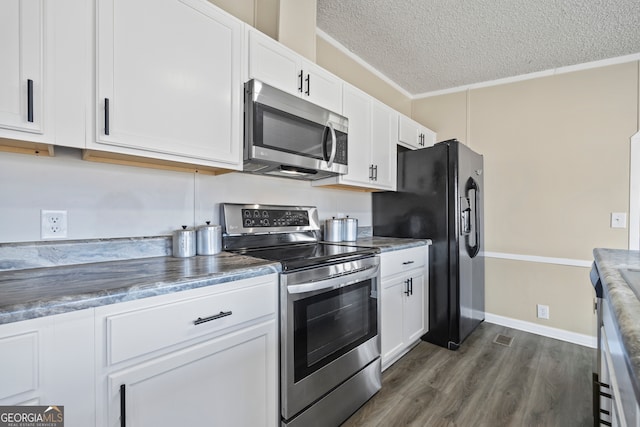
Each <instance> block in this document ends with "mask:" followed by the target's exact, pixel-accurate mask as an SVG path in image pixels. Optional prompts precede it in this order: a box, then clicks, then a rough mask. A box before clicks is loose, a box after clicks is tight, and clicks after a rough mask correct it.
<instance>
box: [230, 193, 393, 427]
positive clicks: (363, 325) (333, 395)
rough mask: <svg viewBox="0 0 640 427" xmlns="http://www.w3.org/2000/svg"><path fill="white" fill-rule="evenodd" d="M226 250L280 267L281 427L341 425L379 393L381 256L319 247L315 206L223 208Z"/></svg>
mask: <svg viewBox="0 0 640 427" xmlns="http://www.w3.org/2000/svg"><path fill="white" fill-rule="evenodd" d="M222 223H223V226H224V228H225V234H224V236H223V248H224V250H226V251H232V252H236V253H241V254H244V255H249V256H253V257H257V258H264V259H269V260H273V261H279V262H280V263H281V264H282V273H281V274H280V404H281V415H282V425H283V426H305V427H308V426H338V425H339V424H340V423H341V422H343V421H344V420H345V419H346V418H348V417H349V416H350V415H351V414H352V413H353V412H355V411H356V410H357V409H358V408H359V407H360V406H361V405H362V404H364V403H365V402H366V401H367V400H369V399H370V398H371V396H373V395H374V394H375V393H376V392H377V391H378V390H379V389H380V387H381V374H380V339H379V335H378V323H379V322H378V314H379V311H380V300H379V298H378V289H379V283H380V282H379V281H380V275H379V262H380V260H379V257H378V255H377V254H378V253H379V250H378V249H373V248H362V247H355V246H342V245H336V244H329V243H324V242H321V241H320V225H319V221H318V211H317V209H316V208H315V207H301V206H273V205H257V204H256V205H251V204H250V205H241V204H223V205H222Z"/></svg>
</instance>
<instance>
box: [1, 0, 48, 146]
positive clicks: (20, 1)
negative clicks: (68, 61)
mask: <svg viewBox="0 0 640 427" xmlns="http://www.w3.org/2000/svg"><path fill="white" fill-rule="evenodd" d="M43 9H44V6H43V0H2V2H0V57H2V66H0V127H3V128H7V129H16V130H22V131H28V132H36V133H42V130H43V129H42V124H43V116H42V114H43V92H44V90H43V87H44V71H43V64H44V48H43V46H44V44H43V34H44V24H43V23H44V13H43V12H44V11H43Z"/></svg>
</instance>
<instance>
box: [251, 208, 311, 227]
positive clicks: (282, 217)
mask: <svg viewBox="0 0 640 427" xmlns="http://www.w3.org/2000/svg"><path fill="white" fill-rule="evenodd" d="M242 218H243V221H242V222H243V224H244V226H245V227H294V226H295V227H305V226H308V225H309V212H308V211H298V210H283V209H242Z"/></svg>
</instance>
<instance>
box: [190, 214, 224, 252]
mask: <svg viewBox="0 0 640 427" xmlns="http://www.w3.org/2000/svg"><path fill="white" fill-rule="evenodd" d="M221 250H222V227H220V226H219V225H211V221H207V225H203V226H201V227H198V229H197V230H196V252H197V254H198V255H215V254H217V253H220V251H221Z"/></svg>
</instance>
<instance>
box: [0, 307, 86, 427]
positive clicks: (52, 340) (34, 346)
mask: <svg viewBox="0 0 640 427" xmlns="http://www.w3.org/2000/svg"><path fill="white" fill-rule="evenodd" d="M93 330H94V326H93V310H92V309H89V310H80V311H74V312H69V313H64V314H59V315H55V316H48V317H41V318H38V319H32V320H25V321H21V322H15V323H8V324H4V325H0V354H1V355H2V363H1V364H0V377H1V378H2V381H0V405H61V406H65V407H66V409H67V410H66V411H65V421H66V422H67V425H69V426H91V425H94V424H95V387H94V386H95V382H94V379H95V364H94V361H95V357H94V341H93Z"/></svg>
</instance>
